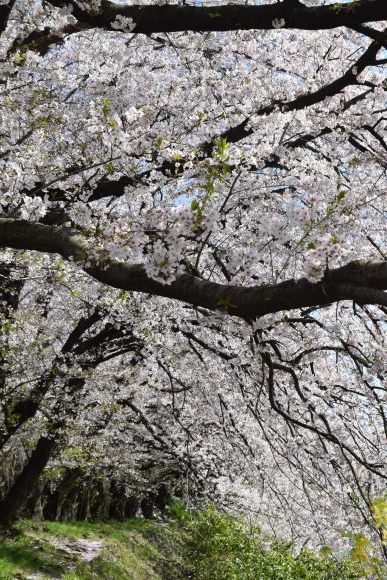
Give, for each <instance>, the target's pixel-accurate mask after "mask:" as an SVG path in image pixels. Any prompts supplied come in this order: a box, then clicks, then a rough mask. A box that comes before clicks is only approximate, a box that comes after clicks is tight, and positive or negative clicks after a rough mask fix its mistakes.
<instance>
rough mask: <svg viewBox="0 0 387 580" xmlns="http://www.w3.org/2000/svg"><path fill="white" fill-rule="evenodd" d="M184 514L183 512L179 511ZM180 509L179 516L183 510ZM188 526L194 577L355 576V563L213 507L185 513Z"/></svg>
mask: <svg viewBox="0 0 387 580" xmlns="http://www.w3.org/2000/svg"><path fill="white" fill-rule="evenodd" d="M181 515H182V514H181ZM181 515H180V516H181ZM180 519H182V520H183V525H184V526H187V527H188V531H189V537H190V541H189V552H188V554H187V560H188V563H189V565H190V567H191V569H192V573H193V577H194V578H195V579H198V580H214V579H217V578H221V579H222V580H250V579H251V580H257V579H265V580H281V579H284V580H285V579H286V580H291V579H297V580H301V579H305V580H316V579H319V580H324V579H326V580H328V579H329V580H346V579H351V578H352V579H355V578H359V577H360V576H359V574H358V573H357V569H356V567H355V564H354V563H352V562H351V561H349V560H344V559H343V560H336V559H335V558H334V557H333V556H332V555H331V554H327V553H326V552H325V553H324V554H323V555H316V554H315V553H313V552H311V551H309V550H302V551H301V552H300V554H299V555H297V556H296V555H295V554H294V553H293V551H292V549H291V544H290V543H289V542H281V541H278V540H269V539H268V538H265V537H264V536H263V535H262V534H261V532H260V530H259V528H258V527H257V526H252V527H247V526H246V525H245V524H244V523H242V522H240V521H238V520H235V519H234V518H232V517H231V516H229V515H226V514H222V513H219V512H217V511H216V510H215V509H213V508H209V509H206V510H205V511H203V512H200V513H193V514H190V516H189V517H187V515H185V516H184V517H183V518H181V517H180Z"/></svg>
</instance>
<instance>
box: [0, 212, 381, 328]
mask: <svg viewBox="0 0 387 580" xmlns="http://www.w3.org/2000/svg"><path fill="white" fill-rule="evenodd" d="M88 244H89V242H88V241H87V240H86V239H85V238H83V237H82V235H80V234H79V233H78V232H76V231H75V230H69V229H65V228H60V227H54V226H48V225H44V224H40V223H33V222H28V221H25V220H17V219H9V218H0V245H1V246H4V247H8V248H15V249H24V250H36V251H39V252H47V253H57V254H60V255H61V256H63V258H65V259H67V260H79V259H80V257H81V259H82V263H81V264H80V265H81V267H82V268H83V270H84V271H85V272H87V273H88V274H89V275H90V276H92V277H93V278H95V279H96V280H98V281H99V282H102V283H103V284H107V285H109V286H112V287H113V288H120V289H122V290H127V291H138V292H145V293H147V294H153V295H156V296H164V297H167V298H173V299H176V300H180V301H183V302H186V303H188V304H192V305H194V306H201V307H203V308H208V309H210V310H219V309H221V310H222V311H223V312H225V313H226V314H229V315H231V316H238V317H240V318H244V319H253V318H256V317H259V316H264V315H265V314H270V313H273V312H278V311H281V310H292V309H294V308H303V307H308V306H323V305H328V304H331V303H332V302H337V301H340V300H355V301H357V302H359V301H360V302H361V303H371V304H379V305H383V306H387V294H385V293H384V292H383V290H386V289H387V262H358V261H355V262H351V263H349V264H347V265H346V266H344V267H341V268H337V269H335V270H330V271H328V272H327V273H326V274H325V276H324V278H323V280H322V281H321V282H318V283H315V284H314V283H311V282H309V281H308V280H306V279H305V278H302V279H300V280H293V279H292V280H287V281H285V282H281V283H279V284H273V285H267V286H265V285H261V286H252V287H239V286H231V285H227V284H217V283H214V282H211V281H209V280H204V279H202V278H199V277H197V276H194V275H192V274H188V273H186V274H182V275H180V276H178V277H177V279H176V280H175V281H174V282H173V283H172V284H170V285H167V284H162V283H161V282H157V281H156V280H152V279H150V278H148V276H147V275H146V272H145V268H144V266H143V265H142V264H124V263H121V262H116V261H114V260H111V259H109V258H106V257H101V259H100V260H99V261H95V253H94V252H92V249H90V251H89V248H88ZM82 264H83V265H82Z"/></svg>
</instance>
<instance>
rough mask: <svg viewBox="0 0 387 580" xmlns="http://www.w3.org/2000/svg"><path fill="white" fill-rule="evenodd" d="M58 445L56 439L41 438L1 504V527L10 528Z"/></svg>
mask: <svg viewBox="0 0 387 580" xmlns="http://www.w3.org/2000/svg"><path fill="white" fill-rule="evenodd" d="M55 444H56V440H55V439H48V438H47V437H41V438H40V439H39V441H38V444H37V446H36V448H35V449H34V451H33V452H32V455H31V457H30V459H29V460H28V461H27V463H26V465H25V466H24V468H23V471H22V472H21V473H20V475H19V476H18V477H17V478H16V480H15V482H14V484H13V485H12V487H11V488H10V490H9V491H8V493H7V494H6V496H5V497H4V498H3V500H2V501H1V502H0V525H1V526H3V527H7V526H9V525H10V524H11V523H12V522H13V521H14V519H15V518H16V515H17V512H18V511H19V509H20V508H21V507H22V506H23V505H24V503H25V502H26V500H27V499H28V497H29V495H30V493H31V492H32V491H33V489H34V486H35V485H36V483H37V481H38V479H39V477H40V475H41V474H42V471H43V469H44V468H45V467H46V465H47V463H48V461H49V459H50V457H51V455H52V452H53V450H54V447H55Z"/></svg>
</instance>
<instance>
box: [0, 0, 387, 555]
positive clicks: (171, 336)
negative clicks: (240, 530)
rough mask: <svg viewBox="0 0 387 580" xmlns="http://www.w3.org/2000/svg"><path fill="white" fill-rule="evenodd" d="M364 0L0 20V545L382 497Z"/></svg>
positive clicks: (378, 58) (380, 313) (338, 515)
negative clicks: (49, 527)
mask: <svg viewBox="0 0 387 580" xmlns="http://www.w3.org/2000/svg"><path fill="white" fill-rule="evenodd" d="M386 21H387V4H386V2H385V0H360V1H357V2H349V3H342V4H341V3H331V2H326V1H323V0H304V2H299V1H298V0H284V1H283V2H274V1H269V2H266V3H262V2H248V3H246V4H245V3H243V4H239V3H237V2H236V3H234V4H227V5H224V4H221V3H219V2H216V1H215V0H214V1H213V2H206V1H205V2H204V3H202V4H200V5H199V4H198V3H192V4H189V3H188V4H186V3H184V2H183V3H182V4H181V5H180V4H176V3H172V2H170V3H168V4H166V5H160V3H157V4H152V3H146V2H144V3H136V4H134V3H122V2H121V3H117V4H115V3H112V2H108V1H107V0H82V1H81V0H60V1H59V0H40V1H36V0H1V1H0V32H1V41H0V42H1V44H0V68H1V75H0V94H1V102H0V106H1V120H0V147H1V152H0V166H1V176H0V180H1V197H0V204H1V205H0V214H1V215H0V245H1V248H2V249H1V254H0V301H1V324H2V326H1V328H2V330H1V341H2V344H1V353H2V357H1V358H2V361H3V363H2V367H1V369H0V389H1V397H0V398H1V408H0V444H1V461H2V465H1V467H0V472H1V481H0V493H1V497H2V500H1V503H0V521H1V523H2V524H3V525H5V526H7V525H9V524H10V523H12V521H14V519H15V518H16V517H17V515H18V513H21V512H20V510H22V509H24V510H27V511H28V513H34V514H35V515H37V514H40V516H41V515H42V514H43V515H44V516H45V517H52V518H61V517H62V518H69V517H80V518H85V517H86V518H87V517H109V515H113V516H114V517H126V516H128V515H132V514H134V513H136V510H137V508H138V506H140V505H141V507H142V510H143V513H144V514H145V515H151V514H152V511H153V508H154V506H157V507H159V508H160V509H162V508H163V507H164V505H165V503H166V502H167V501H168V497H169V496H171V495H173V494H175V495H178V496H179V497H182V498H183V499H184V501H185V502H187V503H188V504H189V505H192V504H195V503H196V502H198V501H200V500H205V499H208V500H211V501H217V502H218V503H219V504H221V505H224V506H227V507H228V509H231V510H234V511H238V512H244V513H249V514H252V515H253V517H254V519H256V520H257V521H259V522H260V524H261V525H262V526H263V527H265V529H267V530H269V531H270V532H272V533H275V534H279V535H283V536H286V537H291V538H292V539H294V540H297V541H299V542H300V543H301V544H302V543H303V542H310V543H311V545H318V544H322V543H324V544H325V543H331V544H332V543H333V542H335V543H337V538H338V534H339V531H340V530H346V529H352V530H362V529H365V528H367V527H371V528H372V529H373V533H374V537H375V539H376V540H377V539H379V540H381V542H380V544H381V549H382V551H383V550H384V547H383V530H382V529H381V526H379V528H378V527H375V525H374V520H373V519H372V514H371V510H370V506H371V505H372V502H373V500H374V498H375V497H376V498H377V497H382V496H383V494H384V491H385V482H386V477H387V475H386V470H385V457H386V451H387V449H386V438H387V410H386V402H387V387H386V382H385V380H386V371H387V359H386V353H385V333H386V328H387V326H386V323H387V295H386V293H385V292H384V290H385V289H387V262H386V259H387V248H386V240H385V237H386V211H387V208H386V195H387V188H386V167H387V141H386V139H385V129H386V111H387V107H386V89H387V86H386V82H385V67H386V64H387V57H386V54H387V53H386V48H387V33H386V28H385V25H386Z"/></svg>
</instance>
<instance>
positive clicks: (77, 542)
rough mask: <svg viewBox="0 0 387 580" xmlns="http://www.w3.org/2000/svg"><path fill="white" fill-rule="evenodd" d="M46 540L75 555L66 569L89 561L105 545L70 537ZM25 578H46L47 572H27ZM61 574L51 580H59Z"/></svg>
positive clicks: (69, 569) (73, 568)
mask: <svg viewBox="0 0 387 580" xmlns="http://www.w3.org/2000/svg"><path fill="white" fill-rule="evenodd" d="M48 542H49V543H50V544H51V546H53V547H54V548H56V549H57V550H62V551H63V552H66V553H67V554H71V555H73V556H75V560H76V561H75V562H73V563H71V564H69V565H68V566H67V570H68V571H72V570H75V568H76V567H77V564H78V563H79V562H91V561H92V560H94V558H96V557H97V556H98V554H99V553H100V552H101V550H102V548H103V547H104V546H105V544H104V542H101V541H98V540H83V539H78V538H76V539H72V538H63V537H62V538H59V537H56V538H55V537H54V538H50V539H49V540H48ZM25 578H26V580H38V579H40V578H47V574H29V575H28V576H26V577H25ZM60 578H61V576H52V577H51V580H60Z"/></svg>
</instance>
